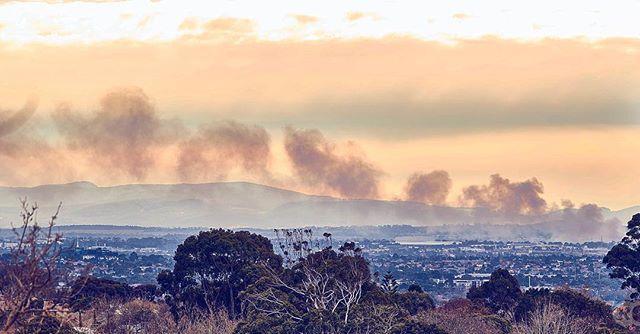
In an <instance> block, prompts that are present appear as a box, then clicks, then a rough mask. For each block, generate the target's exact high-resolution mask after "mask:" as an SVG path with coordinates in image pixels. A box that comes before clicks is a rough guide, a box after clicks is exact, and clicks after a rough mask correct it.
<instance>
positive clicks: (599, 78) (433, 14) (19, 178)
mask: <svg viewBox="0 0 640 334" xmlns="http://www.w3.org/2000/svg"><path fill="white" fill-rule="evenodd" d="M334 2H335V3H334ZM639 16H640V1H637V0H636V1H616V2H615V3H611V2H603V1H561V2H558V1H536V2H529V3H524V2H513V1H481V2H480V1H447V2H443V1H344V0H341V1H322V2H318V1H299V0H298V1H269V2H265V1H185V0H182V1H165V0H160V1H55V0H49V1H2V0H0V74H1V75H0V164H2V167H3V168H2V169H1V170H0V184H1V185H8V186H32V185H38V184H45V183H62V182H71V181H77V180H87V181H91V182H94V183H97V184H99V185H114V184H123V183H172V182H213V181H251V182H258V183H264V184H269V185H273V186H279V187H284V188H290V189H294V190H299V191H304V192H307V193H317V194H327V195H333V196H338V197H345V198H380V199H409V200H417V201H423V202H426V203H429V204H439V205H440V204H446V205H464V204H469V203H470V202H471V204H478V203H484V202H486V201H488V200H489V199H493V198H494V197H495V196H496V193H502V192H504V189H511V190H513V191H514V193H515V194H516V197H518V198H517V200H518V201H520V202H527V201H528V199H527V196H526V195H518V194H520V193H519V192H518V191H520V190H522V189H525V190H526V191H528V192H529V193H531V192H533V194H534V195H535V196H534V197H536V196H542V197H544V199H545V200H546V203H547V204H546V205H547V207H549V208H551V207H553V206H554V205H561V203H562V201H563V200H571V201H572V202H575V203H576V204H581V203H597V204H598V205H602V206H606V207H610V208H613V209H621V208H624V207H628V206H631V205H637V204H640V193H639V192H638V191H637V189H639V188H640V177H639V176H640V175H639V172H638V169H637V168H636V166H638V165H639V163H640V155H639V154H638V152H640V141H638V140H637V134H638V130H640V117H639V116H640V114H639V112H640V85H639V84H640V25H639V24H637V17H639ZM494 174H499V175H500V176H501V179H495V178H494V179H490V177H491V175H494ZM502 178H504V179H508V181H507V182H508V183H507V184H508V185H510V186H509V187H511V186H513V187H511V188H509V187H507V188H500V187H498V186H497V184H498V183H499V182H498V183H495V184H493V186H495V187H493V186H492V184H491V183H490V180H494V181H495V180H502ZM474 185H475V186H476V187H475V188H474V187H472V186H474ZM483 185H484V188H483ZM538 185H541V187H538ZM478 189H480V194H479V195H478V194H477V193H473V194H472V192H473V191H475V190H478ZM482 189H484V192H482V191H483V190H482ZM514 189H515V190H514ZM532 189H533V190H532ZM516 190H517V191H516ZM526 191H525V192H526ZM474 194H475V195H474ZM498 197H499V196H498ZM527 203H528V204H522V205H520V206H519V208H523V209H522V210H524V211H527V210H530V209H531V208H529V206H530V204H531V203H529V202H527ZM531 205H533V204H531ZM533 206H534V207H535V205H533ZM518 210H520V209H518ZM531 210H535V208H534V209H531ZM524 211H523V212H524Z"/></svg>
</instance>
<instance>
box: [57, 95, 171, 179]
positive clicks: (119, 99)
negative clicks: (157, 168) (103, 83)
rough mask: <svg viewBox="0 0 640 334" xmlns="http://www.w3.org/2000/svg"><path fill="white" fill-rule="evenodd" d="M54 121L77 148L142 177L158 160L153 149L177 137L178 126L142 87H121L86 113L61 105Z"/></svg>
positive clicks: (104, 164)
mask: <svg viewBox="0 0 640 334" xmlns="http://www.w3.org/2000/svg"><path fill="white" fill-rule="evenodd" d="M54 121H55V122H56V125H57V126H58V129H59V131H60V133H61V135H62V136H63V138H64V139H65V141H66V143H67V146H68V147H69V148H71V149H73V150H80V151H85V152H86V153H88V154H90V155H91V157H92V158H93V161H96V162H97V163H98V164H100V165H101V166H102V167H104V168H105V169H107V170H119V171H122V172H124V173H125V174H127V175H129V176H131V177H134V178H135V179H137V180H142V179H144V178H145V176H146V175H147V173H148V171H149V169H150V168H151V167H152V166H153V165H154V163H155V160H154V157H153V154H152V152H151V150H152V148H154V147H155V146H157V145H160V144H163V143H166V142H168V141H169V140H170V139H171V138H173V137H174V135H175V133H174V132H175V131H177V129H178V127H177V126H176V125H175V124H170V123H168V122H166V121H163V120H161V119H160V118H159V117H158V115H157V113H156V110H155V108H154V106H153V105H152V104H151V101H150V100H149V98H148V97H147V96H146V95H145V94H144V92H143V91H142V90H141V89H137V88H132V89H121V90H117V91H113V92H111V93H109V94H107V95H106V96H104V97H103V98H102V100H101V102H100V109H99V110H97V111H95V112H93V113H91V114H89V115H83V114H80V113H74V112H72V111H71V110H70V108H69V107H68V106H61V107H60V108H59V109H58V110H57V112H56V114H55V115H54Z"/></svg>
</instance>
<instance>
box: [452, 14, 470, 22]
mask: <svg viewBox="0 0 640 334" xmlns="http://www.w3.org/2000/svg"><path fill="white" fill-rule="evenodd" d="M451 17H453V18H454V19H456V20H466V19H470V18H471V16H469V14H465V13H455V14H453V15H452V16H451Z"/></svg>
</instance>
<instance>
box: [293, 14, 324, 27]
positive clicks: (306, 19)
mask: <svg viewBox="0 0 640 334" xmlns="http://www.w3.org/2000/svg"><path fill="white" fill-rule="evenodd" d="M291 17H293V18H294V19H295V20H296V22H297V23H298V24H299V25H307V24H313V23H317V22H318V18H317V17H316V16H311V15H302V14H294V15H291Z"/></svg>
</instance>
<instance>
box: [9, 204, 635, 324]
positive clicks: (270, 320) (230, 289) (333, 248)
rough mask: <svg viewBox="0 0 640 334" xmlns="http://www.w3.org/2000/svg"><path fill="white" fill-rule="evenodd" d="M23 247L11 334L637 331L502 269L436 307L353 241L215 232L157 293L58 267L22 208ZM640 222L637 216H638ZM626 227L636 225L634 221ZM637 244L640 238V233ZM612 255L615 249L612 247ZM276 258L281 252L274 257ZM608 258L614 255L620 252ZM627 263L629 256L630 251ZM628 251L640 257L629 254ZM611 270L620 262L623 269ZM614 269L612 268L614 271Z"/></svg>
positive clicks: (203, 236) (194, 240)
mask: <svg viewBox="0 0 640 334" xmlns="http://www.w3.org/2000/svg"><path fill="white" fill-rule="evenodd" d="M23 211H24V213H23V225H22V227H21V228H18V229H16V235H17V236H18V240H19V243H18V246H17V247H16V249H14V250H13V251H12V253H11V254H10V256H8V257H6V258H5V259H4V260H3V261H2V266H1V268H0V269H1V273H0V274H2V275H1V276H0V279H1V280H2V287H1V291H0V311H1V312H2V313H1V317H0V320H1V321H2V326H3V328H2V331H3V332H7V333H96V334H100V333H105V334H107V333H109V334H119V333H123V334H124V333H149V334H150V333H167V334H170V333H171V334H172V333H176V334H178V333H181V334H182V333H184V334H196V333H211V334H213V333H215V334H232V333H234V334H249V333H255V334H258V333H261V334H262V333H267V334H277V333H283V334H289V333H290V334H298V333H300V334H302V333H304V334H342V333H353V334H378V333H380V334H413V333H416V334H417V333H420V334H468V333H478V334H485V333H486V334H489V333H492V334H494V333H495V334H613V333H632V331H631V330H633V329H629V328H623V327H622V326H621V325H619V324H618V323H617V322H616V321H615V320H614V316H613V312H612V308H611V307H610V306H609V305H607V304H606V303H604V302H602V301H600V300H597V299H594V298H592V297H589V296H588V295H587V294H585V293H582V292H580V291H576V290H571V289H568V288H560V289H556V290H553V291H551V290H527V291H522V289H521V288H520V286H519V284H518V281H517V280H516V279H515V278H514V277H513V276H512V275H511V274H510V273H509V272H508V271H506V270H502V269H498V270H496V271H495V272H494V273H493V274H492V275H491V277H490V280H489V281H488V282H485V283H484V284H482V285H481V286H478V287H473V288H471V289H470V290H469V292H468V294H467V297H466V298H464V299H457V300H452V301H449V302H447V303H445V304H443V305H440V306H436V305H435V303H434V301H433V299H432V298H431V297H430V296H429V294H428V293H427V292H425V291H423V289H422V288H421V287H420V286H417V285H412V286H410V287H409V289H407V290H405V291H400V290H399V289H398V283H397V282H396V279H395V278H394V277H393V276H391V275H389V274H386V275H384V274H383V275H380V274H378V273H372V272H370V267H369V263H368V262H367V260H366V259H365V258H364V257H363V255H362V250H361V249H360V248H359V247H358V246H357V244H355V243H352V242H347V243H344V244H342V245H333V239H332V236H331V234H328V233H325V234H323V235H322V236H314V235H313V233H312V231H311V230H275V231H274V232H275V233H276V238H275V239H274V240H275V242H276V245H275V246H276V247H275V250H274V245H273V244H272V242H271V241H270V240H269V239H267V238H265V237H263V236H260V235H257V234H252V233H249V232H243V231H240V232H233V231H230V230H223V229H212V230H209V231H203V232H200V233H199V234H197V235H194V236H190V237H188V238H187V239H186V240H185V241H184V242H183V243H182V244H180V245H179V246H178V247H177V249H176V252H175V256H174V260H175V265H174V268H173V270H166V271H163V272H162V273H160V274H159V276H158V279H157V281H158V284H157V285H142V286H129V285H127V284H123V283H119V282H115V281H111V280H106V279H99V278H95V277H91V276H89V275H82V276H81V277H73V278H69V277H65V275H64V274H65V272H67V271H65V270H64V268H58V267H56V265H55V264H56V260H57V256H58V254H59V250H57V249H56V245H57V244H58V243H59V241H60V236H59V235H55V234H52V232H51V231H52V230H51V227H52V226H53V223H54V221H55V218H56V216H54V217H53V218H52V219H51V221H50V222H49V228H48V229H47V228H44V229H43V228H40V227H39V226H38V225H37V223H36V222H35V216H36V214H35V213H36V211H37V207H35V206H34V207H29V206H28V205H27V204H26V202H24V203H23ZM638 221H639V222H640V216H638ZM630 224H631V222H630ZM638 236H640V234H638ZM616 247H617V246H616ZM276 250H277V251H276ZM620 251H621V250H620V249H618V250H617V251H616V252H617V253H615V254H613V255H612V254H610V255H608V256H609V257H610V259H609V261H611V258H612V257H613V258H617V257H615V256H616V254H618V253H620ZM623 254H624V255H629V253H628V252H627V253H623ZM632 255H633V254H632ZM622 264H623V263H622V262H616V265H622ZM616 268H617V267H616Z"/></svg>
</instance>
